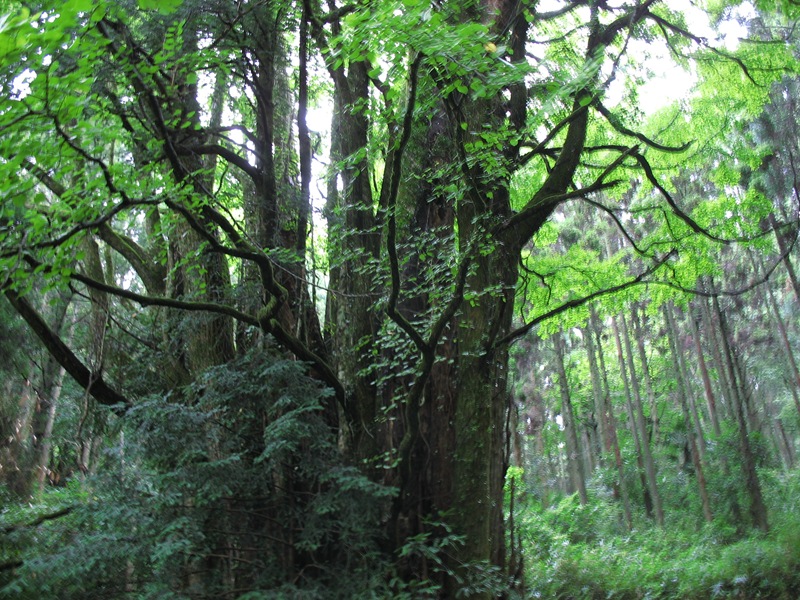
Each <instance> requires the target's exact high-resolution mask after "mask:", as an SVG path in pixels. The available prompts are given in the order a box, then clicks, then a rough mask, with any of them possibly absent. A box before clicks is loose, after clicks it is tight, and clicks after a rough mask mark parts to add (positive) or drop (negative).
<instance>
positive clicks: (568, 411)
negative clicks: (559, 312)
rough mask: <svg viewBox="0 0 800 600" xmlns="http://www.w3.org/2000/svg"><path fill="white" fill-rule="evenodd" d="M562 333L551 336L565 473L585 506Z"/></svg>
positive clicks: (584, 491)
mask: <svg viewBox="0 0 800 600" xmlns="http://www.w3.org/2000/svg"><path fill="white" fill-rule="evenodd" d="M563 335H564V334H563V332H559V333H557V334H556V335H555V336H553V344H554V346H555V355H556V372H557V373H558V377H559V381H558V387H559V390H560V392H561V417H562V418H563V420H564V436H565V437H566V442H567V471H568V473H569V481H570V492H576V491H577V492H578V496H579V498H580V501H581V504H584V505H585V504H586V503H587V502H588V501H589V499H588V497H587V495H586V480H585V476H584V471H583V463H582V461H581V450H580V444H579V442H578V436H577V432H576V427H575V412H574V410H573V408H572V399H571V398H570V394H569V379H568V378H567V371H566V368H565V367H564V354H565V352H566V350H565V347H564V338H563Z"/></svg>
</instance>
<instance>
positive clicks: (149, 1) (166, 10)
mask: <svg viewBox="0 0 800 600" xmlns="http://www.w3.org/2000/svg"><path fill="white" fill-rule="evenodd" d="M138 2H139V8H140V9H142V10H157V11H158V12H160V13H161V14H162V15H168V14H170V13H174V12H175V11H176V10H178V9H179V8H180V6H181V4H183V0H138Z"/></svg>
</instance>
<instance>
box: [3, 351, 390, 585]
mask: <svg viewBox="0 0 800 600" xmlns="http://www.w3.org/2000/svg"><path fill="white" fill-rule="evenodd" d="M304 371H305V366H304V365H303V364H301V363H298V362H292V361H287V360H283V359H279V358H276V357H273V356H269V355H265V354H253V355H250V356H247V357H245V358H243V359H241V360H239V361H238V362H237V363H235V364H232V365H231V364H228V365H225V366H224V367H219V368H214V369H210V370H209V371H207V372H206V373H205V374H204V375H203V376H202V377H201V378H200V379H199V380H198V381H196V382H195V384H194V385H192V386H191V387H189V388H186V389H183V390H176V391H175V392H174V393H173V394H172V395H168V396H156V397H150V398H146V399H143V400H141V401H140V402H138V403H137V405H136V406H135V407H134V408H132V409H131V410H130V411H129V412H128V414H127V415H126V416H125V417H124V418H123V419H120V420H119V422H118V424H117V430H116V433H115V436H114V439H115V440H116V442H115V443H114V444H112V445H111V446H110V447H109V448H108V449H107V451H106V454H105V457H104V463H103V464H102V465H101V466H100V468H99V469H98V474H97V475H96V476H93V477H91V478H89V479H86V480H85V481H83V482H74V483H73V484H72V485H71V486H70V487H68V488H66V489H64V490H58V491H55V492H51V493H49V494H47V495H45V498H44V500H43V502H42V503H41V504H38V505H36V506H29V507H21V506H16V507H13V508H11V509H6V510H4V511H3V512H2V514H1V515H0V527H5V529H6V530H7V533H8V535H6V536H5V537H4V540H3V542H2V543H0V560H2V561H4V562H5V564H7V565H8V568H6V569H5V570H4V571H3V572H2V573H0V575H2V574H3V573H4V574H5V579H3V580H0V583H2V585H3V587H2V589H0V596H3V597H15V598H36V599H45V598H58V599H60V600H61V599H69V598H88V597H91V598H93V599H98V598H126V597H129V598H224V597H232V598H239V597H241V598H251V599H252V598H266V597H269V598H296V597H303V598H336V597H343V598H350V597H353V596H352V595H353V594H356V595H361V594H366V595H364V597H371V596H372V594H378V595H375V596H374V597H385V596H382V595H381V592H380V590H382V589H383V590H384V591H386V590H387V589H388V586H389V585H390V584H389V583H388V582H389V581H390V577H388V576H387V574H389V573H390V571H391V563H390V561H389V560H388V559H387V557H386V556H384V554H383V553H382V552H381V545H380V544H381V535H380V532H381V524H380V520H381V518H382V516H383V515H384V514H385V511H386V506H387V503H388V501H389V500H390V499H391V497H392V495H393V491H392V490H391V489H388V488H385V487H382V486H380V485H377V484H375V483H373V482H371V481H369V480H368V479H367V478H366V477H364V476H363V475H362V474H361V473H360V471H359V470H358V469H356V468H355V467H354V466H352V465H348V464H346V463H344V462H343V461H342V459H341V455H340V453H339V451H338V448H337V439H336V434H335V430H334V429H332V427H331V426H330V424H329V423H328V422H327V421H326V406H327V405H328V404H329V403H330V401H331V398H330V392H329V390H327V389H325V388H323V387H321V386H320V385H319V384H318V383H317V382H316V381H314V380H312V379H310V378H308V377H307V376H306V375H305V372H304ZM327 414H330V413H327ZM64 507H67V508H68V513H67V514H64V515H63V516H60V517H58V518H52V519H46V520H43V521H38V517H39V516H40V515H43V514H48V513H52V514H55V513H56V512H58V511H59V510H61V509H63V508H64ZM37 521H38V522H37ZM395 588H398V589H399V588H402V585H401V584H400V583H397V584H395ZM387 593H388V592H387Z"/></svg>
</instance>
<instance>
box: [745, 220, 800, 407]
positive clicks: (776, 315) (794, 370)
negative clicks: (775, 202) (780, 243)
mask: <svg viewBox="0 0 800 600" xmlns="http://www.w3.org/2000/svg"><path fill="white" fill-rule="evenodd" d="M776 235H777V234H776ZM750 258H751V260H752V261H753V266H754V267H755V270H756V273H762V272H763V271H764V264H763V262H761V261H757V260H756V257H755V255H754V253H752V252H751V253H750ZM763 287H764V288H765V289H766V296H767V298H766V300H767V303H766V304H767V305H768V306H769V308H770V312H771V313H772V318H773V319H774V320H775V325H776V327H777V328H778V335H779V336H780V339H781V347H782V348H783V352H784V354H785V355H786V362H787V364H788V365H789V372H790V373H791V376H792V379H793V381H792V384H793V386H794V388H795V389H796V390H800V369H798V367H797V359H796V358H795V355H794V350H792V345H791V344H790V343H789V335H788V333H787V331H786V323H785V322H784V320H783V317H782V316H781V310H780V307H779V306H778V302H777V300H775V294H774V293H773V292H772V288H771V287H770V285H769V284H767V285H765V286H763ZM759 295H760V294H759ZM762 299H763V298H762ZM792 397H793V398H794V402H795V408H796V409H797V413H798V416H799V417H800V401H799V400H798V396H797V395H796V394H794V395H793V396H792Z"/></svg>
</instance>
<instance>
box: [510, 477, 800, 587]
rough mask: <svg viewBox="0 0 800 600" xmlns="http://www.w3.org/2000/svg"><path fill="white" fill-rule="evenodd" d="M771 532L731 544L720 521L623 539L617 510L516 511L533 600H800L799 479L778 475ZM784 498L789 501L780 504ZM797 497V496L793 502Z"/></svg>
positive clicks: (647, 530)
mask: <svg viewBox="0 0 800 600" xmlns="http://www.w3.org/2000/svg"><path fill="white" fill-rule="evenodd" d="M778 479H779V480H780V481H779V482H777V481H776V492H777V488H778V487H779V488H780V489H781V491H780V492H777V494H776V495H775V496H773V495H772V494H770V493H768V497H771V498H772V499H773V505H772V507H771V508H772V509H773V513H772V514H774V515H775V517H774V521H775V526H774V527H773V530H772V532H771V533H770V534H768V535H761V534H755V533H754V534H751V535H750V536H749V537H746V538H740V539H738V540H736V539H731V537H730V533H729V530H728V529H727V526H726V525H725V524H724V522H722V523H719V522H715V523H713V524H710V525H704V526H700V527H699V528H698V527H695V526H694V525H688V524H687V525H688V526H686V525H684V526H676V525H675V524H672V525H671V526H669V527H667V528H664V529H655V528H653V527H652V526H649V525H647V524H646V523H644V522H641V523H640V526H641V527H640V528H639V527H637V529H635V530H634V531H633V532H630V533H626V532H624V530H623V528H622V524H621V523H620V522H619V517H618V515H617V507H616V506H614V502H613V501H610V500H603V499H601V498H592V499H591V501H590V504H589V505H588V506H585V507H581V506H580V504H579V503H578V501H577V498H576V496H569V497H567V498H565V499H564V500H562V501H561V502H560V503H559V504H558V505H556V506H555V507H552V508H549V509H542V508H541V507H539V506H537V505H535V504H531V505H529V506H527V507H526V508H525V510H524V511H520V514H521V515H522V516H523V520H522V524H521V528H522V535H523V539H524V541H525V543H526V550H527V577H528V583H529V585H530V593H531V595H532V597H534V598H564V599H567V598H574V599H579V598H580V599H597V600H600V599H607V598H617V599H620V600H627V599H630V600H634V599H640V598H650V599H653V600H657V599H658V600H686V599H689V600H701V599H702V600H712V599H717V598H719V599H722V598H770V599H773V600H789V599H791V598H796V597H797V594H798V593H800V575H798V574H799V573H800V545H798V543H797V540H798V539H800V518H799V517H798V512H797V510H796V508H797V507H796V506H795V504H796V498H797V497H798V493H797V492H798V491H800V489H799V488H798V477H797V474H792V475H789V476H786V477H784V476H780V477H778ZM778 496H783V497H782V498H779V497H778ZM790 496H791V498H790Z"/></svg>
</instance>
